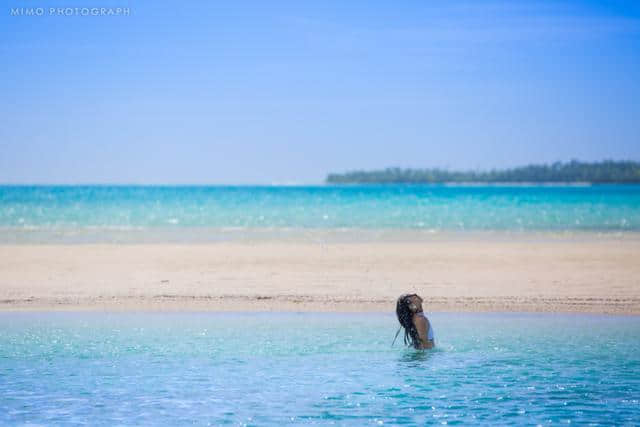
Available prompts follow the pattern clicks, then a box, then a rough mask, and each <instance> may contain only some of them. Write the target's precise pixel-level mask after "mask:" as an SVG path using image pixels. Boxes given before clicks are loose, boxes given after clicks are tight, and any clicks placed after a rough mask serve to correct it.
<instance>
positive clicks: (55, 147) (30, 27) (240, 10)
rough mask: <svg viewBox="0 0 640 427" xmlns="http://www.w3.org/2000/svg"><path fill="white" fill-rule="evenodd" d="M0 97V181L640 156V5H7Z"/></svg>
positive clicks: (167, 178)
mask: <svg viewBox="0 0 640 427" xmlns="http://www.w3.org/2000/svg"><path fill="white" fill-rule="evenodd" d="M30 7H33V8H38V7H40V8H42V9H41V10H40V12H41V16H30V15H28V14H27V13H28V11H24V9H27V8H30ZM75 7H96V8H105V9H106V10H107V11H108V10H109V9H108V8H112V9H111V10H112V11H114V10H115V8H123V9H128V10H127V11H123V12H122V13H120V14H119V15H116V16H110V15H102V16H100V15H98V16H91V15H90V16H87V15H86V11H85V12H82V11H80V10H78V11H75V10H73V9H72V8H75ZM12 8H14V9H19V10H18V11H17V12H16V10H13V11H12ZM51 8H53V11H52V9H51ZM58 8H70V9H66V11H65V12H64V13H62V14H60V12H57V10H58ZM20 10H22V11H23V12H20ZM21 13H22V14H21ZM83 13H85V14H83ZM0 99H1V100H2V102H0V183H4V184H267V185H269V184H315V183H321V182H323V180H324V178H325V177H326V174H327V173H330V172H344V171H349V170H361V169H380V168H386V167H403V168H404V167H414V168H429V167H439V168H448V169H456V170H457V169H463V170H468V169H474V170H483V169H491V168H506V167H514V166H519V165H525V164H530V163H547V162H554V161H569V160H571V159H578V160H582V161H599V160H603V159H615V160H623V159H624V160H640V2H638V1H626V2H625V1H601V2H595V1H571V2H564V1H553V2H551V1H518V0H510V1H486V2H485V1H457V0H447V1H436V0H432V1H431V0H430V1H426V0H420V1H402V0H399V1H376V0H367V1H358V0H351V1H344V0H337V1H334V0H322V1H300V0H296V1H277V0H274V1H263V0H262V1H260V0H259V1H243V0H236V1H222V0H221V1H216V0H193V1H186V2H179V1H173V2H169V1H162V0H152V1H148V0H58V1H48V0H27V1H25V0H7V1H6V2H3V9H1V10H0Z"/></svg>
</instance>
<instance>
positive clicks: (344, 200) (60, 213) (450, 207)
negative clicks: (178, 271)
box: [0, 185, 640, 236]
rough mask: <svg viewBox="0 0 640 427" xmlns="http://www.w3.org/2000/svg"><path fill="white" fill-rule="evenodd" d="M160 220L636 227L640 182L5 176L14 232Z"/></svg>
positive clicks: (6, 223)
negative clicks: (51, 180)
mask: <svg viewBox="0 0 640 427" xmlns="http://www.w3.org/2000/svg"><path fill="white" fill-rule="evenodd" d="M160 229H162V230H176V231H179V232H184V231H188V230H198V229H218V230H224V229H240V230H251V229H253V230H261V229H276V230H278V229H303V230H306V229H409V230H412V229H423V230H433V231H468V230H507V231H509V230H516V231H529V230H531V231H557V230H586V231H637V230H640V186H592V187H544V186H529V187H521V186H513V187H496V186H469V187H447V186H416V185H406V186H312V187H205V186H200V187H196V186H194V187H189V186H182V187H160V186H0V230H1V231H2V234H3V235H5V236H6V235H8V234H9V233H17V232H24V233H28V232H30V231H31V232H33V231H38V230H40V231H42V230H45V231H46V230H49V231H60V232H64V231H69V230H71V231H74V230H75V231H77V230H97V231H98V232H99V231H109V230H111V231H113V230H124V231H128V230H151V231H153V230H156V231H157V230H160Z"/></svg>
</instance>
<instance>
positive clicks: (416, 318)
mask: <svg viewBox="0 0 640 427" xmlns="http://www.w3.org/2000/svg"><path fill="white" fill-rule="evenodd" d="M413 323H414V324H415V325H416V327H417V326H425V327H426V326H427V325H428V324H429V321H428V320H427V318H426V317H425V316H422V315H420V314H414V315H413Z"/></svg>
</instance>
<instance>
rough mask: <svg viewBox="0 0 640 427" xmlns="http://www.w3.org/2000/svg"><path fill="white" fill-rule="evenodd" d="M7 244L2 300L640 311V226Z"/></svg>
mask: <svg viewBox="0 0 640 427" xmlns="http://www.w3.org/2000/svg"><path fill="white" fill-rule="evenodd" d="M406 240H407V241H401V240H397V239H396V240H388V241H383V242H371V241H366V242H364V241H353V242H343V241H336V240H332V241H326V242H318V241H303V240H291V241H270V240H257V241H234V242H218V243H193V244H173V243H156V244H106V243H104V244H103V243H101V244H4V245H0V310H5V311H6V310H94V311H99V310H109V311H113V310H116V311H117V310H172V311H173V310H194V311H201V310H202V311H339V312H341V311H345V312H347V311H393V310H394V308H395V298H396V297H397V296H398V295H399V294H401V293H404V292H416V293H419V294H421V295H423V296H424V297H425V303H426V307H425V308H426V309H427V310H428V311H517V312H562V313H567V312H581V313H618V314H640V237H639V236H637V235H635V234H632V235H610V236H607V235H605V236H602V235H596V234H594V235H589V234H582V235H579V236H577V237H576V236H570V237H566V236H565V237H563V236H558V235H555V236H553V237H552V238H548V237H544V236H543V237H535V236H534V237H531V236H526V235H524V236H523V235H521V236H506V237H502V238H494V237H491V236H482V235H474V236H471V237H466V238H460V237H456V238H447V237H442V236H440V237H437V238H431V239H426V238H425V239H406Z"/></svg>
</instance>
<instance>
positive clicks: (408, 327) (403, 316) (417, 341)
mask: <svg viewBox="0 0 640 427" xmlns="http://www.w3.org/2000/svg"><path fill="white" fill-rule="evenodd" d="M396 315H398V321H399V322H400V325H401V326H400V329H402V328H404V343H405V345H411V346H413V347H414V348H417V349H429V348H433V347H434V346H435V342H434V340H433V328H432V327H431V323H429V319H427V316H425V315H424V312H423V311H422V298H420V296H418V295H416V294H404V295H400V298H398V302H397V304H396ZM400 329H398V332H396V338H398V334H399V333H400ZM396 338H394V339H393V342H394V343H395V342H396Z"/></svg>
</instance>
